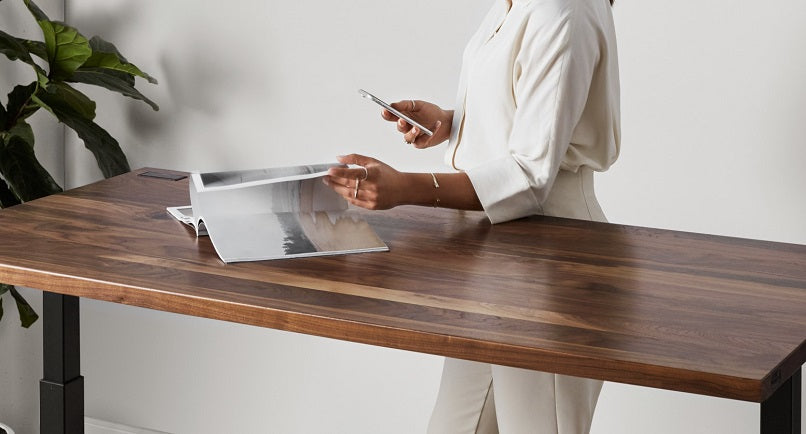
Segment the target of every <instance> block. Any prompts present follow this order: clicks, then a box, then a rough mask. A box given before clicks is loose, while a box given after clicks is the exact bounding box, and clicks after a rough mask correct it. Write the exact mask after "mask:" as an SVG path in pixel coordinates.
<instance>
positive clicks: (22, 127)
mask: <svg viewBox="0 0 806 434" xmlns="http://www.w3.org/2000/svg"><path fill="white" fill-rule="evenodd" d="M8 134H9V136H19V137H20V138H21V139H23V140H25V142H26V143H30V144H31V145H33V144H34V129H33V128H31V125H29V124H28V123H27V122H25V121H23V120H20V121H18V122H17V124H16V125H14V126H13V127H11V128H10V129H9V130H8Z"/></svg>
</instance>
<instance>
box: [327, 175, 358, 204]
mask: <svg viewBox="0 0 806 434" xmlns="http://www.w3.org/2000/svg"><path fill="white" fill-rule="evenodd" d="M322 182H324V183H325V185H327V186H328V187H330V188H332V189H333V191H335V192H336V193H337V194H339V195H340V196H343V197H345V198H348V199H349V198H352V197H353V194H355V186H353V187H349V186H347V185H344V184H342V183H341V182H340V181H339V180H338V179H337V178H332V177H328V176H326V177H324V178H322Z"/></svg>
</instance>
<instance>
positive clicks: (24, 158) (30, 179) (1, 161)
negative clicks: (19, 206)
mask: <svg viewBox="0 0 806 434" xmlns="http://www.w3.org/2000/svg"><path fill="white" fill-rule="evenodd" d="M0 174H2V175H3V178H4V179H5V180H6V182H7V183H8V186H9V187H10V188H11V191H12V192H14V195H16V196H17V197H18V198H20V199H21V200H22V201H23V202H28V201H31V200H34V199H39V198H40V197H45V196H48V195H51V194H53V193H58V192H60V191H62V189H61V187H59V184H57V183H56V181H54V180H53V177H51V176H50V173H48V171H47V170H45V168H44V167H42V165H41V164H39V160H37V159H36V155H35V154H34V147H33V144H32V143H27V142H26V141H25V140H24V139H23V138H21V137H19V136H11V138H10V139H9V140H8V141H7V143H6V145H5V146H3V147H2V149H0Z"/></svg>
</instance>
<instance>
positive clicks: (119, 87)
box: [69, 67, 160, 110]
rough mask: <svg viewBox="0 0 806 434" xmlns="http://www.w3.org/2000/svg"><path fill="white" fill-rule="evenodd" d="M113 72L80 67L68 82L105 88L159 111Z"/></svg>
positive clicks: (156, 106) (155, 105)
mask: <svg viewBox="0 0 806 434" xmlns="http://www.w3.org/2000/svg"><path fill="white" fill-rule="evenodd" d="M114 72H115V71H111V70H108V69H103V68H84V67H81V68H79V69H78V70H76V72H74V73H73V76H72V77H70V79H69V81H71V82H76V83H84V84H92V85H95V86H101V87H105V88H107V89H109V90H111V91H114V92H119V93H120V94H122V95H125V96H128V97H130V98H134V99H138V100H141V101H145V102H146V103H147V104H148V105H150V106H151V108H153V109H154V110H159V109H160V108H159V106H158V105H157V104H155V103H154V101H151V100H150V99H148V98H147V97H146V96H145V95H143V94H142V93H140V91H138V90H137V89H135V88H134V86H133V85H131V84H129V83H128V82H127V81H126V80H123V79H121V78H120V74H115V73H114Z"/></svg>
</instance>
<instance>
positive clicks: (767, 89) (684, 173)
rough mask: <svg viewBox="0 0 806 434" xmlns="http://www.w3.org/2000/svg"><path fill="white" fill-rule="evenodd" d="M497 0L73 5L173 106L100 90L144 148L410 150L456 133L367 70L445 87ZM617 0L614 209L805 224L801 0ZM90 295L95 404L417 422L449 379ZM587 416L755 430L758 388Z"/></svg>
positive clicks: (409, 162)
mask: <svg viewBox="0 0 806 434" xmlns="http://www.w3.org/2000/svg"><path fill="white" fill-rule="evenodd" d="M10 1H11V0H9V1H4V2H2V3H0V8H3V7H6V8H7V7H8V5H6V3H9V2H10ZM490 3H491V0H464V1H462V0H444V1H440V2H432V1H426V0H410V1H407V2H387V1H383V2H378V1H368V0H361V1H353V2H348V3H344V2H314V3H311V2H282V3H281V2H267V1H263V0H238V1H233V2H198V1H196V2H192V1H190V0H174V1H171V2H164V1H163V2H159V1H156V0H148V1H144V0H141V1H137V2H135V1H132V0H114V1H112V0H68V11H67V12H68V19H69V20H70V21H71V22H73V23H76V24H77V25H79V27H80V28H82V29H86V30H85V31H86V33H89V34H93V33H99V34H102V35H104V36H105V37H106V38H107V39H109V40H112V41H115V42H116V43H117V44H118V47H119V48H120V49H121V51H123V53H124V54H125V55H126V56H127V57H129V59H130V60H132V61H134V62H135V63H138V64H139V65H140V66H141V67H143V68H144V69H145V70H147V71H149V72H150V73H152V75H154V76H156V77H157V78H158V79H160V85H159V86H156V87H154V86H148V85H145V84H143V85H142V86H141V88H142V89H143V90H144V92H145V93H147V94H148V95H150V96H152V97H153V98H154V99H155V100H156V101H157V102H158V103H159V104H160V105H161V107H162V110H161V111H160V112H159V113H152V112H150V109H148V107H146V106H144V105H142V104H137V103H130V101H128V100H125V99H122V98H118V97H111V98H110V97H106V96H102V95H101V94H93V95H96V96H97V99H98V101H99V112H100V113H99V118H100V123H101V124H102V125H105V126H106V127H107V128H108V129H109V130H110V132H112V134H113V135H114V136H115V137H117V138H118V139H119V140H120V141H121V143H122V145H123V146H124V149H125V151H126V152H127V155H128V156H129V159H130V162H131V163H132V166H133V167H138V166H145V165H149V166H158V167H171V168H177V169H184V170H214V169H225V168H236V167H237V168H243V167H256V166H267V165H282V164H293V163H301V162H310V161H320V160H323V159H328V158H329V157H330V156H333V155H337V154H340V153H345V152H353V151H357V152H363V153H368V154H371V155H375V156H378V157H380V158H382V159H384V160H386V161H387V162H390V163H393V164H394V165H396V166H398V167H400V168H403V169H417V168H427V167H434V166H436V165H438V164H439V162H440V157H441V152H440V151H441V150H439V149H438V150H433V151H425V152H423V151H414V150H410V149H407V148H406V147H405V145H403V144H402V143H401V141H400V139H399V138H398V136H397V135H396V134H394V133H393V132H391V131H390V129H389V128H388V127H387V126H386V125H384V124H383V123H382V122H380V121H376V119H377V110H375V108H374V107H373V106H371V105H370V104H368V103H367V102H365V101H363V100H361V99H360V98H359V97H358V96H357V94H356V93H355V89H356V88H358V87H365V88H367V89H369V90H373V91H375V92H377V93H378V94H380V95H382V96H386V97H388V98H389V99H392V100H394V99H398V98H408V97H410V96H411V97H416V98H424V99H425V98H430V99H432V100H434V101H435V102H437V103H440V104H445V105H450V104H451V103H452V101H453V97H454V91H455V79H456V76H457V74H458V68H459V61H460V52H461V48H462V46H463V43H464V40H465V39H466V38H467V37H468V36H469V34H470V32H471V31H472V30H473V28H474V26H475V25H476V24H477V23H478V21H479V20H480V18H481V16H482V15H483V13H484V12H485V11H486V8H487V7H488V5H489V4H490ZM0 10H3V9H0ZM615 15H616V17H617V28H618V32H619V43H620V45H619V47H620V50H621V53H620V54H621V70H622V89H623V93H622V96H623V101H622V102H623V119H622V121H623V126H624V140H623V152H622V156H621V159H620V161H619V163H618V164H617V165H616V166H615V167H614V168H613V169H612V170H611V171H610V172H608V173H606V174H602V175H599V176H598V177H597V182H598V184H597V189H598V193H599V197H600V200H601V202H602V205H603V207H604V209H605V211H606V213H607V214H608V217H609V218H610V219H611V221H613V222H618V223H627V224H635V225H643V226H654V227H663V228H671V229H680V230H689V231H697V232H707V233H715V234H725V235H733V236H740V237H749V238H761V239H770V240H776V241H785V242H794V243H800V244H806V225H805V224H803V223H802V222H803V221H804V220H805V219H806V201H804V200H803V199H802V197H803V196H804V194H803V187H804V186H806V173H804V172H803V171H799V170H797V169H798V166H797V165H798V164H799V163H800V162H802V161H804V160H806V147H805V146H803V145H804V139H803V137H804V136H806V134H804V133H805V132H806V131H804V129H806V123H803V122H802V121H800V118H801V117H803V114H804V113H806V107H804V106H805V105H806V82H804V81H803V80H802V77H804V76H806V74H805V72H806V50H803V49H802V45H803V44H802V42H801V41H803V40H806V28H803V26H801V25H800V24H801V21H802V20H803V18H804V17H806V3H804V2H802V1H801V0H780V1H778V2H776V5H775V7H771V6H769V5H767V4H764V3H759V2H749V1H739V2H736V1H730V0H712V1H710V2H707V4H704V3H703V2H699V1H694V0H683V1H677V2H638V1H628V0H620V1H618V2H617V6H616V8H615ZM67 146H68V156H67V161H66V168H67V183H68V185H70V186H77V185H81V184H83V183H86V182H89V181H91V180H95V179H98V178H99V177H100V174H99V173H98V172H97V169H95V168H94V163H92V161H90V159H89V154H88V153H87V152H86V151H84V150H83V149H82V148H83V146H82V145H81V144H80V143H77V141H76V140H75V139H74V138H71V139H69V140H68V143H67ZM82 310H83V311H82V314H83V316H82V339H83V342H82V345H83V350H82V356H83V360H82V363H83V372H84V375H85V376H86V377H87V378H86V393H87V403H86V407H87V413H88V415H90V416H93V417H96V418H100V419H107V420H111V421H115V422H121V423H128V424H131V425H139V426H145V427H148V428H152V429H155V430H162V431H168V432H175V433H217V432H240V433H253V432H254V433H257V432H280V433H311V432H328V433H334V432H335V433H338V432H350V433H379V432H383V433H401V434H403V433H415V432H422V431H423V429H424V427H425V424H426V422H427V418H428V415H429V412H430V408H431V405H432V403H433V400H434V398H435V396H436V389H437V384H438V379H439V374H440V364H441V362H440V359H439V358H437V357H432V356H425V355H419V354H412V353H406V352H402V351H393V350H386V349H380V348H374V347H367V346H362V345H357V344H349V343H343V342H335V341H331V340H326V339H320V338H313V337H307V336H300V335H294V334H290V333H281V332H275V331H270V330H262V329H257V328H253V327H247V326H241V325H236V324H228V323H221V322H216V321H209V320H201V319H195V318H188V317H183V316H178V315H172V314H166V313H161V312H150V311H146V310H143V309H137V308H130V307H124V306H115V305H111V304H107V303H100V302H93V301H86V300H85V301H83V302H82ZM9 323H10V322H8V321H4V322H3V324H0V327H3V328H7V327H8V326H9ZM0 330H2V329H0ZM3 342H5V341H3ZM2 348H4V349H5V348H6V346H5V344H4V345H3V347H2ZM37 357H38V355H37V354H33V353H32V354H31V355H30V358H31V363H38V362H37V361H36V360H35V359H36V358H37ZM0 381H2V377H0ZM33 387H36V386H35V385H34V386H33ZM0 408H2V407H0ZM1 415H2V414H1V413H0V416H1ZM593 432H594V433H598V434H603V433H649V432H651V433H661V434H664V433H681V432H685V433H715V432H724V433H739V434H741V433H755V432H758V405H756V404H750V403H743V402H735V401H728V400H720V399H715V398H706V397H697V396H694V395H689V394H682V393H676V392H667V391H657V390H650V389H646V388H640V387H633V386H622V385H617V384H607V385H606V386H605V389H604V391H603V393H602V397H601V400H600V404H599V410H598V411H597V414H596V418H595V421H594V427H593Z"/></svg>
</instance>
